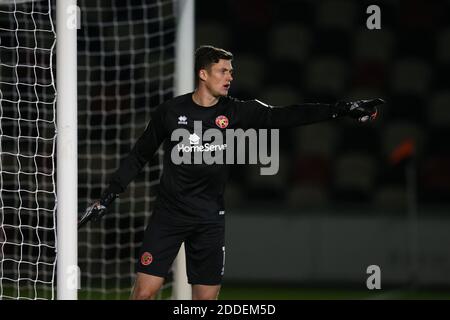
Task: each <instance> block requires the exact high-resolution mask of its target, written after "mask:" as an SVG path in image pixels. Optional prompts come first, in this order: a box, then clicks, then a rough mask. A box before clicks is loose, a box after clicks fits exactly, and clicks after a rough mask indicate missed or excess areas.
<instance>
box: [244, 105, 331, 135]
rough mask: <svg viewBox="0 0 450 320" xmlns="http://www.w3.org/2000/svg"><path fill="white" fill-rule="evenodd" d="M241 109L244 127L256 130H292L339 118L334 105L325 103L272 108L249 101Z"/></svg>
mask: <svg viewBox="0 0 450 320" xmlns="http://www.w3.org/2000/svg"><path fill="white" fill-rule="evenodd" d="M239 108H240V113H241V116H242V123H243V126H244V127H246V128H255V129H263V128H265V129H275V128H290V127H296V126H301V125H305V124H310V123H315V122H321V121H326V120H330V119H334V118H337V117H338V116H339V114H338V112H337V111H336V109H334V108H333V106H332V105H330V104H323V103H305V104H298V105H290V106H284V107H272V106H268V105H266V104H264V103H262V102H260V101H258V100H249V101H245V102H242V103H241V104H240V106H239Z"/></svg>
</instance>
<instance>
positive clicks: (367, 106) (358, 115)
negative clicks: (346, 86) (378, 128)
mask: <svg viewBox="0 0 450 320" xmlns="http://www.w3.org/2000/svg"><path fill="white" fill-rule="evenodd" d="M384 103H385V102H384V100H383V99H380V98H377V99H369V100H357V101H349V102H346V101H339V102H337V103H336V104H335V105H334V107H335V108H336V109H337V112H338V114H339V115H340V116H348V117H351V118H353V119H357V120H358V121H359V122H367V121H374V120H375V119H376V118H377V115H378V109H377V106H379V105H382V104H384Z"/></svg>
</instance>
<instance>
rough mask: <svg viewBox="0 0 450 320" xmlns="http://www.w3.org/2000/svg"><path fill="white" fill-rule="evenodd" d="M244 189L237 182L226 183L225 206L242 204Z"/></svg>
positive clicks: (231, 206)
mask: <svg viewBox="0 0 450 320" xmlns="http://www.w3.org/2000/svg"><path fill="white" fill-rule="evenodd" d="M243 192H244V190H243V188H242V187H241V186H240V185H239V184H237V183H231V182H230V183H228V184H227V186H226V189H225V196H224V201H225V206H226V207H227V208H233V207H237V206H239V205H241V204H242V202H243V200H244V194H243Z"/></svg>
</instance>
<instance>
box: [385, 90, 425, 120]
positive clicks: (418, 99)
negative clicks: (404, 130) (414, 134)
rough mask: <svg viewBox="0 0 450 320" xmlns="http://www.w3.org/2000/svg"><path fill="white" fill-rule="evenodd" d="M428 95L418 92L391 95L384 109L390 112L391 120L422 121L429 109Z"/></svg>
mask: <svg viewBox="0 0 450 320" xmlns="http://www.w3.org/2000/svg"><path fill="white" fill-rule="evenodd" d="M427 98H428V97H427V96H422V95H417V94H395V95H392V96H391V97H389V101H388V104H389V105H387V106H386V107H385V109H384V111H385V112H387V113H389V120H391V121H397V120H403V121H405V120H406V121H412V122H418V123H420V122H422V121H423V120H425V119H426V115H427V111H428V109H429V105H428V101H427V100H426V99H427Z"/></svg>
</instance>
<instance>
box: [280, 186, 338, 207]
mask: <svg viewBox="0 0 450 320" xmlns="http://www.w3.org/2000/svg"><path fill="white" fill-rule="evenodd" d="M287 203H288V206H289V207H291V208H292V209H296V208H311V209H320V208H326V207H328V206H329V205H330V199H329V195H328V192H327V189H326V188H324V187H321V186H317V185H310V184H297V185H294V186H293V187H292V188H290V189H289V192H288V196H287Z"/></svg>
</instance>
